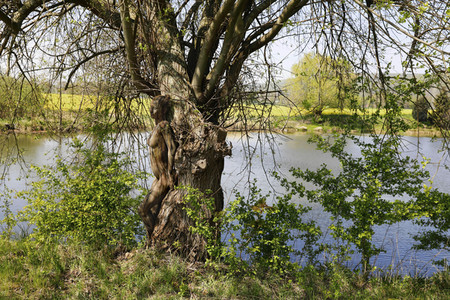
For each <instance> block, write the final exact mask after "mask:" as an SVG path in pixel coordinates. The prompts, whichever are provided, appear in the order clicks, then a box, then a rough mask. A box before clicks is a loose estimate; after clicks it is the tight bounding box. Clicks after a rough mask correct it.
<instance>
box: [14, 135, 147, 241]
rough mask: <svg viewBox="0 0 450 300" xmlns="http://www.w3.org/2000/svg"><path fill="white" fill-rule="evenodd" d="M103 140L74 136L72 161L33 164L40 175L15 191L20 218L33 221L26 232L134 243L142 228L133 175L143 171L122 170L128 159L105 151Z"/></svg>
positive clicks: (140, 192)
mask: <svg viewBox="0 0 450 300" xmlns="http://www.w3.org/2000/svg"><path fill="white" fill-rule="evenodd" d="M104 142H105V141H103V140H100V141H97V143H96V145H97V146H96V147H95V149H89V148H88V147H86V146H85V145H84V144H83V143H81V142H79V141H78V140H75V141H74V142H73V144H72V145H71V147H72V149H73V150H74V154H75V157H76V158H77V160H76V161H74V162H72V163H67V162H65V161H64V160H63V159H62V158H58V160H57V163H56V166H55V167H33V168H34V169H35V170H36V172H37V175H38V176H39V177H40V180H38V181H35V182H33V183H32V188H31V189H30V190H27V191H25V192H21V193H20V194H19V196H20V197H23V198H25V199H27V201H28V203H29V205H27V206H26V207H25V208H24V209H23V210H22V211H21V212H20V213H19V219H20V220H21V221H26V222H29V223H30V224H32V225H35V226H36V228H35V229H34V231H33V233H32V234H31V237H32V238H34V239H36V240H38V241H45V240H47V239H57V240H64V239H74V240H76V241H81V242H84V243H87V244H91V245H97V246H99V247H101V246H104V245H118V244H122V245H126V246H133V245H135V244H136V236H139V235H141V236H142V234H143V231H142V226H141V220H140V218H139V216H138V214H137V213H136V211H137V206H138V204H139V202H140V199H142V197H143V190H142V189H140V187H139V185H138V183H137V181H138V179H139V178H143V176H144V174H142V173H136V174H133V173H131V172H129V171H127V170H126V167H127V166H130V164H131V161H130V160H129V159H127V158H123V157H122V155H121V154H116V153H110V152H108V150H107V149H106V147H105V146H104Z"/></svg>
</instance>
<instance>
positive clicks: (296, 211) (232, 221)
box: [185, 176, 321, 275]
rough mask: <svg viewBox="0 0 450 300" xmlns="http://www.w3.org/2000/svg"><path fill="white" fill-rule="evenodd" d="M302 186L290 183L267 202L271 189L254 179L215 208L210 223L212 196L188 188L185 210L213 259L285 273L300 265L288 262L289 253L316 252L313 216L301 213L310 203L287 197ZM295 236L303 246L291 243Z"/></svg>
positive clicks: (237, 267)
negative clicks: (263, 191) (292, 186)
mask: <svg viewBox="0 0 450 300" xmlns="http://www.w3.org/2000/svg"><path fill="white" fill-rule="evenodd" d="M276 177H277V178H278V179H280V178H279V177H278V176H276ZM301 191H302V190H301V189H298V190H295V189H292V190H291V191H290V192H288V193H287V194H286V195H285V196H283V197H277V198H276V201H275V202H274V203H273V204H272V205H269V204H268V197H269V196H270V194H269V195H261V190H259V189H258V188H257V187H256V183H253V184H252V185H251V187H250V193H249V195H248V197H243V196H242V195H241V194H240V193H236V200H234V201H233V202H231V203H230V205H229V206H228V208H226V209H225V210H224V211H223V212H221V213H219V214H217V216H216V218H214V222H213V223H212V224H211V223H208V222H207V221H206V220H208V219H209V218H208V211H211V209H212V205H213V204H214V199H212V198H211V197H208V196H207V195H205V194H203V193H201V192H199V191H198V190H195V189H188V192H189V193H188V196H186V198H185V199H186V204H187V203H189V205H186V208H185V210H186V211H187V213H188V215H189V216H190V217H191V219H192V220H193V221H194V224H195V225H194V226H192V227H191V231H192V232H194V233H197V234H200V235H202V236H203V237H205V238H206V240H207V242H208V248H207V249H208V253H209V255H210V257H211V259H212V261H219V260H222V259H223V260H224V261H225V262H226V263H227V264H228V265H229V266H230V269H231V271H234V272H239V271H244V272H247V271H249V270H250V271H253V272H262V274H264V273H266V272H267V271H269V270H270V271H271V272H275V273H278V274H280V275H283V274H285V273H286V272H289V271H292V270H293V269H295V268H296V267H298V265H297V264H295V263H292V262H291V257H292V255H297V256H299V255H302V254H306V255H309V256H310V257H313V256H314V255H315V253H314V251H313V245H315V243H316V242H317V240H318V238H319V236H320V234H321V233H320V230H319V229H318V227H316V226H315V223H314V222H313V221H310V222H304V221H303V219H302V215H303V214H305V213H306V212H307V211H309V208H307V207H303V206H301V205H295V204H294V203H292V202H291V201H290V200H291V199H292V196H293V195H295V194H298V193H301ZM217 226H218V227H219V228H220V232H221V233H222V235H223V236H224V238H223V240H222V241H220V240H218V237H220V236H219V235H217V232H218V230H217ZM299 240H302V241H304V247H303V251H298V250H295V248H294V244H293V243H294V242H298V241H299Z"/></svg>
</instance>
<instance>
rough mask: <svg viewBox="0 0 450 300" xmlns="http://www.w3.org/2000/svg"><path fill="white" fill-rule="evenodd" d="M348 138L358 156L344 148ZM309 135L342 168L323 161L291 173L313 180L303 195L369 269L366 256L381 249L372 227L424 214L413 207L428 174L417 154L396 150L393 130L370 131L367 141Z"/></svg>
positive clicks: (421, 194) (421, 191)
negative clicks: (325, 214)
mask: <svg viewBox="0 0 450 300" xmlns="http://www.w3.org/2000/svg"><path fill="white" fill-rule="evenodd" d="M349 140H352V141H353V142H354V143H355V144H356V145H358V146H359V147H360V149H361V157H355V156H354V155H352V154H351V153H348V152H347V151H345V147H346V145H347V143H348V141H349ZM314 141H315V142H316V143H317V144H318V147H319V149H322V150H323V151H325V152H330V153H331V155H332V156H333V157H335V158H337V159H338V160H339V162H340V163H341V168H342V169H341V170H340V172H339V173H338V174H337V175H335V174H334V173H333V172H332V170H330V169H329V168H327V166H326V165H323V166H322V167H321V168H319V169H318V170H316V171H311V170H301V169H295V168H293V169H291V171H292V174H293V175H294V177H296V178H298V179H301V180H305V181H307V182H311V183H313V184H315V185H316V187H317V189H312V190H308V191H307V192H306V195H307V198H308V200H309V201H311V202H316V203H320V204H321V205H322V206H323V209H324V211H326V212H328V213H330V214H331V216H332V220H333V224H332V225H330V227H329V229H330V230H331V232H332V236H333V237H334V238H335V239H336V240H342V241H344V242H345V243H348V245H354V246H355V247H356V249H357V251H358V252H359V253H360V255H361V265H362V268H361V269H362V270H363V272H367V271H370V259H371V258H372V257H373V256H375V255H378V254H379V253H380V252H382V251H384V250H383V249H382V248H379V247H377V246H376V245H374V244H373V243H372V237H373V235H374V233H375V231H374V227H375V226H379V225H383V224H395V223H397V222H400V221H403V220H411V219H414V218H416V217H419V216H420V215H423V214H425V213H426V212H425V211H418V208H417V199H419V198H421V197H423V196H424V194H423V186H422V183H423V182H424V181H425V180H426V179H427V178H429V174H428V172H426V171H425V170H424V169H423V168H422V167H421V165H420V164H418V162H417V161H416V160H413V159H411V158H409V157H401V156H400V155H399V150H398V149H399V147H400V144H399V143H400V140H399V139H398V138H397V137H395V136H392V137H386V136H377V135H372V140H371V141H364V140H363V139H361V138H358V137H354V136H347V135H342V136H337V137H335V139H334V141H331V140H328V139H325V138H323V137H316V138H315V140H314ZM400 197H407V198H408V199H411V200H410V201H404V200H400ZM423 201H425V202H428V201H430V198H428V197H425V198H423Z"/></svg>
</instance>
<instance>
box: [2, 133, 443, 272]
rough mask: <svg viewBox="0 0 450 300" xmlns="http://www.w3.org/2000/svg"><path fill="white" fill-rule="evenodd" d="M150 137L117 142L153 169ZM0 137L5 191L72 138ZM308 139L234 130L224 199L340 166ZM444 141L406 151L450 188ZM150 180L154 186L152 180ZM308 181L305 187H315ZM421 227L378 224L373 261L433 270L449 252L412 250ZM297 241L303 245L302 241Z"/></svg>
mask: <svg viewBox="0 0 450 300" xmlns="http://www.w3.org/2000/svg"><path fill="white" fill-rule="evenodd" d="M147 136H148V133H143V134H138V135H136V136H135V137H136V141H138V142H137V143H134V144H133V147H130V144H129V139H128V138H129V136H128V135H127V136H122V137H123V138H122V139H121V140H119V141H120V142H119V143H117V144H115V145H114V146H115V147H118V148H120V149H131V150H130V152H131V153H134V154H132V155H135V156H136V157H139V158H140V159H139V160H138V162H139V167H140V168H144V169H147V170H149V166H148V165H149V163H148V154H147V150H146V149H147V147H146V146H145V143H144V141H145V140H146V137H147ZM0 139H1V142H0V154H1V157H0V158H1V159H2V164H4V165H5V166H6V164H8V165H9V167H7V168H6V167H4V168H2V170H0V171H1V172H2V173H1V174H2V175H3V177H4V179H5V180H4V181H3V185H2V187H1V190H0V191H2V190H4V188H5V186H7V187H8V188H10V189H15V190H21V189H23V188H26V186H27V185H28V184H29V182H30V180H32V179H30V178H26V174H27V168H28V167H29V166H30V165H31V164H34V165H39V166H42V165H48V164H51V163H52V162H53V161H54V157H55V155H60V156H62V157H64V154H65V153H66V152H67V142H68V141H69V138H61V139H53V138H50V137H46V136H37V135H19V136H8V137H7V136H0ZM308 139H309V136H308V135H305V134H294V135H265V136H263V135H257V134H252V135H249V136H242V135H240V134H230V135H229V141H230V142H231V143H232V145H233V155H232V156H231V157H227V158H226V161H225V169H224V173H223V177H222V186H223V188H224V192H225V201H226V203H229V202H230V201H232V200H233V199H234V192H233V190H238V191H240V192H241V193H242V194H244V195H245V193H244V192H243V191H246V190H248V189H246V188H247V187H248V184H249V182H252V181H253V180H256V182H257V186H258V187H259V188H261V190H262V192H263V193H265V192H269V191H272V193H273V194H274V195H279V194H280V193H283V188H282V187H281V186H280V185H279V184H278V182H277V181H276V180H274V179H273V178H272V177H271V176H270V173H271V172H272V171H274V170H276V171H277V172H278V173H279V174H281V175H283V176H286V177H288V178H290V175H289V168H291V167H296V168H302V169H306V168H308V169H311V170H315V169H317V168H318V167H319V166H320V165H321V164H323V163H325V164H327V165H328V167H329V168H330V169H333V170H336V171H337V170H339V168H340V167H339V162H338V161H337V160H335V159H333V158H332V157H331V156H330V155H329V154H327V153H323V152H321V151H319V150H316V147H315V145H314V144H310V143H308ZM441 143H442V141H440V140H436V141H433V140H432V139H430V138H414V137H404V138H403V145H404V148H403V153H402V154H403V155H409V156H411V157H413V158H416V157H417V158H420V160H421V159H422V157H423V156H425V157H427V158H429V159H430V163H429V164H428V165H427V168H428V170H429V171H430V174H431V176H433V187H435V188H437V189H439V190H440V191H442V192H446V193H450V171H449V169H448V168H446V166H447V167H448V166H450V161H449V160H448V153H446V152H442V151H440V150H441V146H442V145H441ZM346 150H347V151H348V152H350V153H352V154H354V155H358V154H359V149H358V147H357V146H355V145H354V144H349V145H348V146H347V149H346ZM249 158H251V159H249ZM8 162H12V164H9V163H8ZM19 178H22V180H19ZM148 184H149V185H150V182H148ZM305 185H306V187H307V188H313V187H312V186H308V185H307V184H305ZM294 201H296V202H297V203H301V204H303V205H308V206H311V207H312V210H311V211H310V212H309V213H308V216H307V217H308V218H310V219H313V220H315V221H316V222H317V223H318V224H319V225H320V226H321V228H323V231H326V228H327V227H328V226H329V225H330V224H331V221H330V219H329V216H328V215H327V214H326V213H325V212H324V211H323V210H322V208H321V206H320V205H318V204H309V203H307V201H306V200H305V199H301V198H297V199H294ZM0 202H1V200H0ZM1 204H2V203H0V205H1ZM24 205H26V203H24V201H23V200H21V199H15V200H14V202H13V203H12V207H11V208H12V210H13V211H14V212H15V211H18V210H20V209H21V208H22V207H23V206H24ZM3 217H4V216H3V211H2V210H0V218H3ZM419 230H421V229H420V228H419V227H418V226H417V225H414V224H412V223H411V222H401V223H398V224H396V225H395V226H378V227H377V228H376V234H375V236H374V242H375V243H376V245H377V246H380V245H382V246H383V247H384V249H385V250H386V252H385V253H382V254H380V255H379V256H378V257H376V260H375V261H374V264H375V265H376V266H377V267H378V268H380V269H386V268H388V266H394V271H395V272H399V273H402V274H405V273H409V274H421V275H427V274H430V273H433V272H434V271H435V270H436V267H435V266H434V265H433V264H432V260H433V259H443V258H448V257H449V253H448V252H445V251H413V250H411V246H412V245H413V243H414V240H413V239H412V235H414V234H416V233H417V232H418V231H419ZM327 239H328V241H329V240H330V239H331V237H330V236H326V237H325V241H327ZM298 245H299V246H300V245H301V242H299V243H298ZM293 259H295V258H293ZM357 261H359V258H358V256H356V255H355V256H354V257H353V260H352V261H350V262H349V264H350V265H352V264H353V265H354V264H355V262H357Z"/></svg>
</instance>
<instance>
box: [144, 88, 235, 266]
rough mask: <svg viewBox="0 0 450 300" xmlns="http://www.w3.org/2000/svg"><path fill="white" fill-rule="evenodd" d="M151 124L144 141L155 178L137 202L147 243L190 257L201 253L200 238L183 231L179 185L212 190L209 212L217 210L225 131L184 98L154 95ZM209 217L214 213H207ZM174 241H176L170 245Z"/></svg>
mask: <svg viewBox="0 0 450 300" xmlns="http://www.w3.org/2000/svg"><path fill="white" fill-rule="evenodd" d="M152 117H153V118H154V119H155V122H156V126H155V128H154V130H153V132H152V134H151V136H150V138H149V140H148V144H149V149H150V158H151V165H152V170H153V173H154V175H155V180H154V182H153V184H152V187H151V189H150V192H149V193H148V195H147V196H146V198H145V199H144V201H143V203H142V204H141V206H140V210H139V213H140V215H141V217H142V219H143V221H144V224H145V227H146V230H147V237H148V245H151V246H153V247H156V248H157V249H160V250H171V251H172V252H178V253H181V254H182V255H183V256H185V257H187V258H188V259H190V260H203V259H205V258H206V255H207V253H206V249H205V246H206V241H205V240H204V239H203V238H202V237H200V236H198V235H196V234H192V233H191V232H190V231H189V227H190V226H192V225H193V224H192V223H191V220H190V219H189V217H188V216H187V214H186V212H185V210H184V205H185V204H184V196H185V193H186V191H185V190H184V189H176V186H177V185H178V186H189V187H194V188H196V189H199V190H200V191H203V192H205V191H207V190H210V191H212V195H211V196H212V197H214V199H215V212H219V211H221V210H222V209H223V192H222V188H221V185H220V180H221V175H222V171H223V167H224V157H225V156H226V155H230V154H231V146H230V145H228V144H227V143H226V131H225V130H224V129H222V128H220V127H218V126H215V125H213V124H211V123H207V122H204V121H203V118H202V116H201V115H200V113H199V112H198V111H197V110H196V109H195V108H194V107H193V106H192V105H191V104H190V103H189V102H188V101H177V100H173V99H170V97H168V96H158V97H156V98H155V99H154V100H153V103H152ZM207 217H209V218H210V219H211V220H212V218H213V217H214V212H210V214H209V215H208V216H207ZM174 245H176V246H174Z"/></svg>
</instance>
